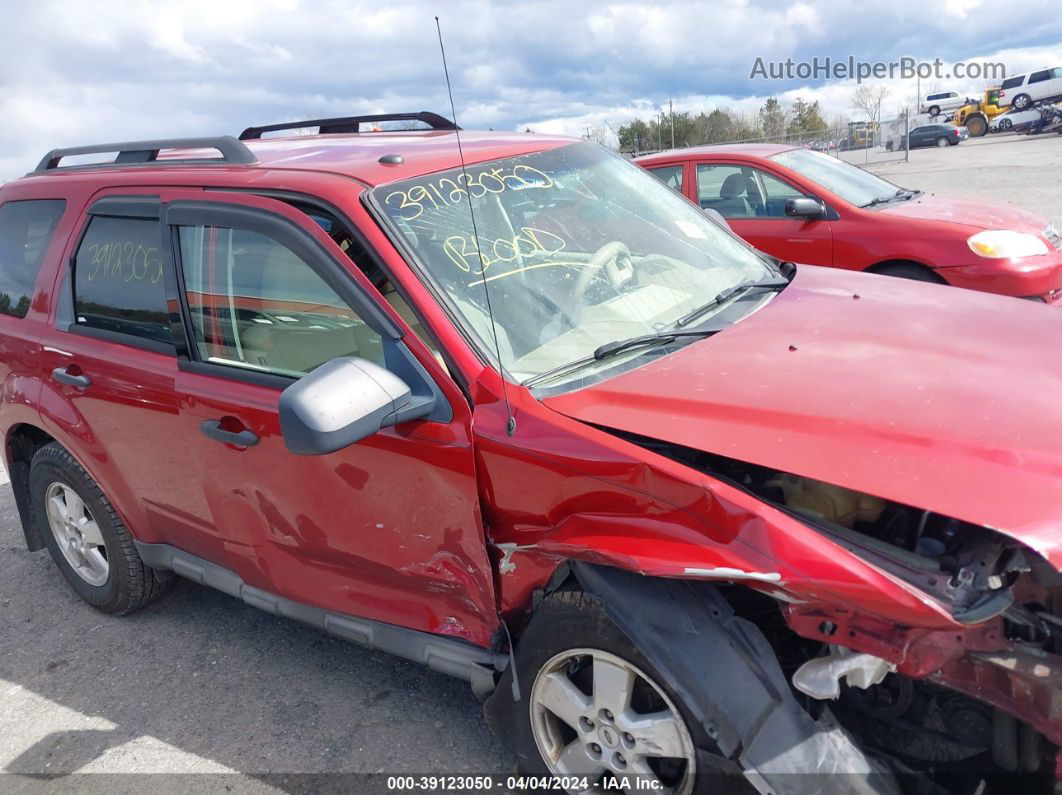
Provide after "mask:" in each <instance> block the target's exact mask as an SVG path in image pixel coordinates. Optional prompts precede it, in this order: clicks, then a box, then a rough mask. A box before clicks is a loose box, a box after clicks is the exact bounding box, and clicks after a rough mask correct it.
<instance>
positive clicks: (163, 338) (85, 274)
mask: <svg viewBox="0 0 1062 795" xmlns="http://www.w3.org/2000/svg"><path fill="white" fill-rule="evenodd" d="M160 240H161V232H160V229H159V222H158V219H154V218H151V219H148V218H112V217H109V216H102V215H96V216H93V217H92V220H91V221H89V226H88V229H87V230H86V232H85V236H84V238H83V239H82V241H81V245H80V246H79V247H78V250H77V257H76V258H75V260H74V314H75V317H76V319H77V323H78V325H81V326H88V327H89V328H97V329H103V330H105V331H114V332H118V333H121V334H130V335H132V336H136V337H145V338H147V339H150V340H155V341H157V342H168V343H172V342H173V335H172V334H171V332H170V322H169V316H168V313H167V311H166V286H165V284H164V283H163V265H162V253H161V251H160V248H159V243H160Z"/></svg>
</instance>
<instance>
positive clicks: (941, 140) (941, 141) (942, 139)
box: [937, 135, 950, 148]
mask: <svg viewBox="0 0 1062 795" xmlns="http://www.w3.org/2000/svg"><path fill="white" fill-rule="evenodd" d="M949 145H950V144H949V142H948V139H947V138H945V137H944V136H943V135H942V136H940V137H939V138H938V139H937V146H939V147H941V148H944V147H945V146H949Z"/></svg>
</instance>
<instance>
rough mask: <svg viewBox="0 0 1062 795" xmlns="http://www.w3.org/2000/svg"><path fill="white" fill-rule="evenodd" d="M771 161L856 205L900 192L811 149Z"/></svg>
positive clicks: (838, 160)
mask: <svg viewBox="0 0 1062 795" xmlns="http://www.w3.org/2000/svg"><path fill="white" fill-rule="evenodd" d="M771 160H773V161H775V162H776V163H778V164H780V165H783V166H785V167H786V168H791V169H793V171H795V172H797V173H798V174H800V175H801V176H802V177H806V178H807V179H809V180H811V181H812V182H816V183H818V184H819V185H822V187H824V188H825V189H826V190H828V191H830V192H831V193H835V194H837V195H838V196H840V197H841V198H842V199H844V200H845V201H846V202H850V203H851V204H855V205H864V204H869V203H870V202H872V201H874V200H875V199H882V200H885V199H888V198H890V197H892V196H895V195H896V192H897V191H898V190H902V189H901V188H898V187H897V186H896V185H893V184H892V183H891V182H888V181H887V180H884V179H882V178H881V177H879V176H877V175H875V174H871V173H870V172H869V171H864V170H863V169H861V168H859V167H857V166H853V165H852V164H850V163H846V162H844V161H843V160H840V159H838V158H836V157H830V156H829V155H824V154H822V152H813V151H811V150H810V149H790V150H788V151H785V152H780V153H779V154H777V155H771Z"/></svg>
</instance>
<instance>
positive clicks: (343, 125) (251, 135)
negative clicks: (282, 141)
mask: <svg viewBox="0 0 1062 795" xmlns="http://www.w3.org/2000/svg"><path fill="white" fill-rule="evenodd" d="M378 121H422V122H424V123H425V124H427V125H428V126H429V127H431V129H433V130H459V129H460V127H458V126H457V125H456V124H454V123H453V122H452V121H450V120H449V119H447V118H446V117H445V116H440V115H439V114H438V113H432V112H431V111H429V110H422V111H420V112H419V113H380V114H377V115H375V116H338V117H336V118H334V119H307V120H306V121H287V122H282V123H280V124H266V125H263V126H262V127H248V128H247V129H246V130H244V131H243V132H242V133H240V140H241V141H247V140H250V139H255V138H261V137H262V133H267V132H278V131H279V130H298V129H301V128H303V127H316V128H317V133H318V135H331V134H335V133H356V132H358V131H359V129H360V127H361V125H362V124H365V123H369V122H378Z"/></svg>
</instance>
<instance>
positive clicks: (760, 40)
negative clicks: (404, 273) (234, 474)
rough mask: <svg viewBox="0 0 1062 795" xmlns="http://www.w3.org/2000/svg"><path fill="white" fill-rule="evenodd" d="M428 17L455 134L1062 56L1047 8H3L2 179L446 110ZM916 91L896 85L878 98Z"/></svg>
mask: <svg viewBox="0 0 1062 795" xmlns="http://www.w3.org/2000/svg"><path fill="white" fill-rule="evenodd" d="M436 14H438V15H439V16H440V17H441V19H442V24H443V33H444V35H445V37H446V44H447V54H448V56H449V59H450V70H451V77H452V79H453V82H454V94H455V99H456V102H457V110H458V117H459V120H460V123H461V124H462V125H463V126H465V127H493V128H495V129H523V128H524V127H525V126H527V125H530V126H531V127H533V128H535V129H537V130H541V131H549V132H566V133H571V134H580V133H583V132H585V130H586V128H587V127H588V126H591V127H596V128H601V129H605V127H606V126H607V125H611V126H612V127H613V128H618V126H619V125H620V124H622V123H624V122H625V121H628V120H630V119H631V118H633V117H635V116H638V115H642V116H646V115H650V114H652V113H653V112H655V111H657V110H658V109H659V108H660V107H661V105H666V103H667V100H668V99H674V101H675V107H676V109H693V110H700V109H701V108H704V107H715V106H719V105H724V104H728V105H733V106H735V107H736V108H738V109H741V110H752V109H755V108H756V107H758V105H759V104H760V103H761V102H762V99H763V97H765V96H766V95H769V94H772V93H774V94H779V95H781V96H783V98H784V99H786V100H790V101H791V100H792V99H793V98H795V96H797V95H798V94H800V95H804V96H807V97H809V98H813V99H819V100H821V101H822V103H823V105H824V107H825V108H826V110H827V112H828V113H847V112H852V111H853V109H852V107H851V92H852V84H849V83H835V82H831V83H822V82H819V83H817V84H815V83H812V84H803V83H801V82H800V81H792V82H784V81H783V82H770V83H768V82H764V81H754V80H749V72H750V70H751V68H752V65H753V62H754V59H755V58H756V57H757V56H758V57H762V58H764V59H765V60H783V59H785V58H787V57H792V58H794V59H795V60H810V59H811V58H812V57H814V56H816V55H817V56H819V57H820V58H822V57H825V56H831V57H833V58H847V57H848V56H849V55H852V56H854V57H856V58H857V59H862V60H866V61H879V60H880V61H889V60H894V59H898V58H899V57H901V56H905V55H907V56H912V57H915V58H919V59H925V60H932V59H933V58H940V59H942V60H944V61H946V62H953V61H958V60H964V61H970V60H981V59H988V60H994V61H995V60H998V61H1002V62H1003V63H1005V64H1006V66H1007V69H1008V71H1009V72H1012V73H1013V72H1016V71H1024V70H1027V69H1031V68H1035V67H1038V66H1043V65H1050V66H1057V65H1062V14H1060V13H1059V6H1058V0H888V2H885V0H830V1H829V2H821V3H820V2H810V0H809V1H806V2H795V3H782V2H764V1H763V0H712V2H701V3H693V2H673V3H667V4H659V5H655V4H652V3H647V2H636V3H596V2H576V1H575V0H567V2H554V1H553V0H526V1H525V2H509V3H502V2H495V3H488V2H461V1H456V0H455V1H454V2H436V3H419V2H401V0H398V1H397V2H389V3H383V2H376V3H372V2H360V0H339V1H337V2H333V1H332V0H177V1H176V2H171V1H170V0H154V1H153V2H152V1H149V0H110V1H109V2H101V1H100V0H54V1H51V2H50V1H48V0H37V2H32V3H25V2H16V1H15V0H0V20H2V22H0V25H2V27H0V54H2V55H0V58H2V59H3V71H2V73H0V179H10V178H12V177H14V176H18V175H20V174H22V173H24V172H25V171H27V170H28V169H30V168H32V167H33V166H34V165H35V163H36V161H37V160H38V159H39V158H40V156H41V155H42V154H43V153H44V152H45V151H46V150H47V149H49V148H51V147H53V146H70V145H76V144H82V143H91V142H105V141H114V140H129V139H136V138H148V137H155V136H172V135H205V134H220V133H226V132H232V133H236V132H238V131H239V130H241V129H243V127H245V126H247V125H249V124H261V123H268V122H271V121H283V120H292V119H296V118H305V117H308V116H309V117H313V116H321V115H349V114H354V113H371V112H382V111H386V110H391V111H401V110H422V109H430V110H437V111H440V112H444V113H446V114H447V115H449V106H448V102H447V100H446V94H445V85H444V83H443V76H442V69H441V62H440V58H439V51H438V44H437V41H436V34H435V25H434V19H433V17H434V15H436ZM982 83H983V81H970V82H969V83H967V84H965V85H956V86H955V87H956V88H957V90H969V91H970V92H971V93H972V92H976V91H978V90H980V88H982V87H983V85H982ZM923 87H924V86H923ZM949 87H950V85H949ZM913 95H914V85H913V83H912V84H909V85H905V84H902V83H900V82H899V81H897V82H895V83H893V84H892V94H891V95H890V99H889V101H888V102H889V103H892V104H893V105H897V106H898V105H899V103H900V102H901V101H902V100H903V99H906V98H908V97H913ZM890 110H894V109H890Z"/></svg>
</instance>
